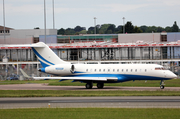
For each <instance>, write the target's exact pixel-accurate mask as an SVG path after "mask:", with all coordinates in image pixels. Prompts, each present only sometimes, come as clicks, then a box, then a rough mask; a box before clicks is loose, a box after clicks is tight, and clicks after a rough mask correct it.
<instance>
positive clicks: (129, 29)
mask: <svg viewBox="0 0 180 119" xmlns="http://www.w3.org/2000/svg"><path fill="white" fill-rule="evenodd" d="M125 32H127V33H133V32H134V26H133V25H132V23H131V22H130V21H128V22H127V23H126V24H125Z"/></svg>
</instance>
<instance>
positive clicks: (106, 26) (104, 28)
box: [99, 24, 110, 34]
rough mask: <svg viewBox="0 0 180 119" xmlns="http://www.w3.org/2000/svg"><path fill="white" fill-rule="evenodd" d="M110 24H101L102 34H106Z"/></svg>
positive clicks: (100, 31)
mask: <svg viewBox="0 0 180 119" xmlns="http://www.w3.org/2000/svg"><path fill="white" fill-rule="evenodd" d="M109 26H110V24H103V25H101V28H100V29H99V33H100V34H105V33H106V31H107V29H108V27H109Z"/></svg>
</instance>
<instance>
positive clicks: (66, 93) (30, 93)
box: [0, 90, 180, 97]
mask: <svg viewBox="0 0 180 119" xmlns="http://www.w3.org/2000/svg"><path fill="white" fill-rule="evenodd" d="M93 96H180V91H161V90H160V91H120V90H116V91H88V90H87V91H86V90H85V91H84V90H83V91H82V90H81V91H79V90H78V91H72V90H0V97H93Z"/></svg>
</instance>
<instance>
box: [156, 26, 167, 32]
mask: <svg viewBox="0 0 180 119" xmlns="http://www.w3.org/2000/svg"><path fill="white" fill-rule="evenodd" d="M162 31H165V29H164V28H163V27H160V26H158V27H157V32H162Z"/></svg>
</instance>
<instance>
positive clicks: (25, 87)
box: [0, 84, 180, 91]
mask: <svg viewBox="0 0 180 119" xmlns="http://www.w3.org/2000/svg"><path fill="white" fill-rule="evenodd" d="M0 90H91V91H99V90H104V91H105V90H128V91H157V90H162V89H160V88H159V87H121V86H104V88H103V89H97V87H96V86H93V88H92V89H85V86H48V85H47V84H12V85H0ZM163 91H180V87H165V88H164V89H163Z"/></svg>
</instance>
